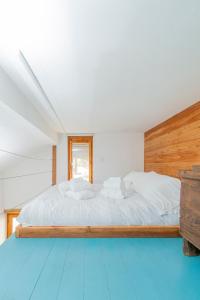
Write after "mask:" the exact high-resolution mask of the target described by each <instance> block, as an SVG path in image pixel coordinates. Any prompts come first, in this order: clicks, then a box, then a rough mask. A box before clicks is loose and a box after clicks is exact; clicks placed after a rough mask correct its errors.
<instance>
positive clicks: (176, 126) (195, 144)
mask: <svg viewBox="0 0 200 300" xmlns="http://www.w3.org/2000/svg"><path fill="white" fill-rule="evenodd" d="M144 144H145V146H144V168H145V171H155V172H158V173H160V174H165V175H169V176H174V177H179V173H180V170H190V169H191V167H192V165H198V164H200V101H198V102H197V103H195V104H194V105H192V106H190V107H188V108H187V109H185V110H184V111H182V112H180V113H178V114H177V115H175V116H173V117H171V118H170V119H168V120H167V121H165V122H163V123H161V124H159V125H158V126H156V127H154V128H152V129H150V130H148V131H147V132H145V143H144Z"/></svg>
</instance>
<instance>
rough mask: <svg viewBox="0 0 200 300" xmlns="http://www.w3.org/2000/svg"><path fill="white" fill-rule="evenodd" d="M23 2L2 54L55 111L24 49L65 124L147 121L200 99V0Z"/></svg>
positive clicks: (101, 126)
mask: <svg viewBox="0 0 200 300" xmlns="http://www.w3.org/2000/svg"><path fill="white" fill-rule="evenodd" d="M4 2H7V1H4ZM8 2H9V1H8ZM16 2H17V5H16V7H13V3H11V4H12V6H9V5H8V6H6V7H4V10H1V13H2V16H1V18H0V19H1V22H3V25H4V26H3V32H2V34H1V37H2V36H3V37H4V43H6V44H7V45H8V44H9V43H10V45H11V48H12V50H13V49H16V51H17V52H15V54H13V53H14V51H11V52H9V51H8V49H7V48H6V51H5V52H4V54H2V55H1V57H0V59H1V60H0V62H1V63H2V65H3V67H4V68H5V69H6V70H7V72H8V73H9V74H10V76H11V77H12V78H13V79H14V80H15V81H16V83H17V84H18V86H19V88H21V89H22V90H23V91H24V93H26V94H27V95H28V96H29V99H30V100H31V101H32V102H33V103H35V105H36V106H37V107H38V109H41V111H43V114H44V115H45V113H46V115H48V116H50V115H51V118H50V117H49V120H50V119H51V120H53V117H52V115H53V114H54V113H53V112H52V108H51V107H49V105H48V103H47V102H46V100H45V99H44V97H43V95H41V93H40V91H39V90H38V86H37V85H35V83H34V80H33V77H32V76H31V75H30V74H29V73H28V72H27V69H26V68H25V65H24V62H23V61H22V59H21V57H20V56H19V52H18V50H19V49H21V51H22V52H23V54H24V55H25V57H26V59H27V61H28V64H29V66H30V67H31V68H32V70H33V71H34V74H35V75H36V77H37V78H38V80H39V82H40V84H41V86H42V87H43V89H44V91H45V92H46V95H47V96H48V98H49V100H50V101H51V103H52V105H53V107H54V109H55V111H56V113H57V115H58V116H59V119H60V121H61V123H62V124H64V127H65V131H66V132H70V133H78V132H85V133H86V132H104V131H114V130H137V131H145V130H147V129H149V128H151V127H152V126H154V125H156V124H157V123H159V122H160V121H163V120H165V119H166V118H168V117H169V116H171V115H173V114H175V113H176V112H178V111H180V110H182V109H184V108H185V107H187V106H189V105H191V104H192V103H194V102H196V101H198V100H199V96H200V85H199V78H200V1H197V0H190V1H185V0H184V1H183V0H168V1H158V0H151V1H149V0H123V1H122V0H95V1H94V0H85V1H82V0H68V1H67V0H66V1H64V0H56V1H53V0H51V1H42V0H29V1H19V2H20V3H21V4H22V5H21V6H20V5H19V2H18V1H16ZM1 28H2V26H1ZM8 33H10V34H11V37H12V38H8V36H10V35H9V34H8ZM5 40H6V41H5ZM16 53H17V55H16ZM11 61H12V63H11ZM19 65H20V67H19ZM39 93H40V95H39ZM54 119H55V118H54ZM54 121H55V120H54ZM52 122H53V121H52ZM56 122H57V123H56ZM54 127H55V128H56V129H57V130H59V131H63V129H62V125H61V126H60V122H58V120H57V121H55V122H54Z"/></svg>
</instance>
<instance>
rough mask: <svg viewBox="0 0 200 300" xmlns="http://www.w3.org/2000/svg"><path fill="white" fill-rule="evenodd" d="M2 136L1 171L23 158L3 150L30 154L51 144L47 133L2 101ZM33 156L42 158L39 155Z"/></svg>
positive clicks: (0, 110) (0, 120)
mask: <svg viewBox="0 0 200 300" xmlns="http://www.w3.org/2000/svg"><path fill="white" fill-rule="evenodd" d="M0 137H1V138H0V172H2V171H4V170H5V168H8V167H9V166H11V165H13V164H14V163H17V162H18V161H19V159H22V157H19V156H16V155H13V154H9V153H6V152H4V151H2V150H5V151H8V152H12V153H15V154H19V155H22V156H23V155H25V156H26V155H29V156H30V153H35V152H37V150H38V149H41V148H42V147H43V146H46V145H50V144H51V141H50V139H49V138H47V136H46V135H44V134H43V133H42V132H41V131H40V130H38V129H37V128H36V127H34V126H32V125H31V124H30V123H29V122H27V121H26V120H25V119H23V118H22V117H21V116H20V115H18V114H17V113H15V112H14V111H12V110H11V109H9V108H8V107H6V106H5V105H4V104H2V103H1V102H0ZM33 157H38V158H42V157H39V156H37V155H34V156H33Z"/></svg>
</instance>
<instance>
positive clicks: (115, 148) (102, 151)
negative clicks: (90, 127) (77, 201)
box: [94, 132, 144, 182]
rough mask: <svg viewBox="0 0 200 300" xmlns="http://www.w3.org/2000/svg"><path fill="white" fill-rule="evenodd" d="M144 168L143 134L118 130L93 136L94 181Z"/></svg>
mask: <svg viewBox="0 0 200 300" xmlns="http://www.w3.org/2000/svg"><path fill="white" fill-rule="evenodd" d="M143 169H144V135H143V134H141V133H132V132H118V133H106V134H95V136H94V181H95V182H102V181H103V180H105V179H106V178H108V177H110V176H124V175H126V174H127V173H128V172H129V171H131V170H138V171H142V170H143Z"/></svg>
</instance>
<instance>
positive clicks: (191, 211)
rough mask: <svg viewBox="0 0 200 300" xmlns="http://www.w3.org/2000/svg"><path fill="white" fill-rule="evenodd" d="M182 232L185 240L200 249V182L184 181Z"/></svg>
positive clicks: (181, 211) (181, 213) (182, 188)
mask: <svg viewBox="0 0 200 300" xmlns="http://www.w3.org/2000/svg"><path fill="white" fill-rule="evenodd" d="M180 232H181V235H182V236H183V237H184V238H186V239H187V240H189V241H190V242H191V243H193V244H194V245H195V246H197V247H200V181H197V180H190V179H184V180H183V181H182V187H181V210H180Z"/></svg>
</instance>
